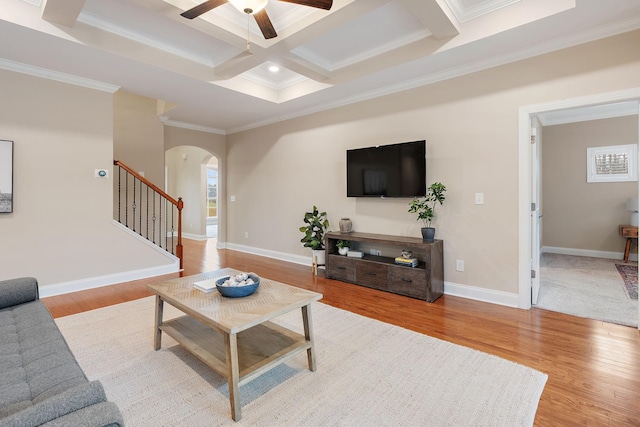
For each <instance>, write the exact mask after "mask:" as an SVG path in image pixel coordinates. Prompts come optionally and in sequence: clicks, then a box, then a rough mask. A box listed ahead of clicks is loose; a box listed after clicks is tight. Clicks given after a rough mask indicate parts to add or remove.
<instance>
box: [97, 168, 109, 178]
mask: <svg viewBox="0 0 640 427" xmlns="http://www.w3.org/2000/svg"><path fill="white" fill-rule="evenodd" d="M95 177H96V178H109V171H108V170H107V169H96V173H95Z"/></svg>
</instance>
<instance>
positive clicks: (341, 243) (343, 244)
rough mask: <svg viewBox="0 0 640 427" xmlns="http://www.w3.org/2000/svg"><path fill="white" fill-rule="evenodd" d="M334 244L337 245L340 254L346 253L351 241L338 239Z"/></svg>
mask: <svg viewBox="0 0 640 427" xmlns="http://www.w3.org/2000/svg"><path fill="white" fill-rule="evenodd" d="M336 246H337V247H338V253H339V254H340V255H346V254H347V253H348V252H349V248H350V247H351V242H350V241H348V240H338V242H337V243H336Z"/></svg>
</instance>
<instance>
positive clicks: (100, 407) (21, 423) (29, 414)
mask: <svg viewBox="0 0 640 427" xmlns="http://www.w3.org/2000/svg"><path fill="white" fill-rule="evenodd" d="M106 399H107V398H106V396H105V394H104V389H103V388H102V384H100V382H99V381H92V382H86V383H84V384H80V385H77V386H75V387H72V388H70V389H68V390H65V391H64V392H62V393H59V394H56V395H53V396H51V397H50V398H48V399H45V400H42V401H40V402H38V403H36V404H34V405H33V406H30V407H28V408H26V409H25V410H23V411H20V412H16V413H14V414H12V415H10V416H8V417H6V418H4V419H0V425H2V427H35V426H40V425H50V426H54V425H58V426H90V425H95V426H103V425H123V422H122V415H121V414H120V411H119V410H118V409H117V406H116V405H115V404H114V403H111V402H107V401H106Z"/></svg>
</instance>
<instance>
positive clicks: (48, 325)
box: [0, 277, 124, 427]
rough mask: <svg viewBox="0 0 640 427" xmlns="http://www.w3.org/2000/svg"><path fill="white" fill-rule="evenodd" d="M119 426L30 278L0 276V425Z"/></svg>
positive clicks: (118, 416)
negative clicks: (1, 277) (5, 278)
mask: <svg viewBox="0 0 640 427" xmlns="http://www.w3.org/2000/svg"><path fill="white" fill-rule="evenodd" d="M40 425H44V426H47V427H53V426H114V427H115V426H123V425H124V423H123V421H122V414H121V413H120V411H119V410H118V407H117V406H116V405H115V403H112V402H107V398H106V396H105V393H104V389H103V388H102V384H100V382H99V381H89V380H88V379H87V377H86V376H85V375H84V372H82V369H81V368H80V366H79V365H78V362H77V361H76V359H75V357H74V356H73V354H72V353H71V350H69V347H68V346H67V343H66V341H65V340H64V337H63V336H62V334H61V333H60V330H59V329H58V327H57V326H56V324H55V322H54V320H53V318H52V317H51V314H50V313H49V310H47V308H46V307H45V306H44V304H43V303H42V302H41V301H40V299H39V297H38V282H37V281H36V279H34V278H30V277H27V278H20V279H12V280H4V281H0V427H9V426H16V427H18V426H19V427H29V426H40Z"/></svg>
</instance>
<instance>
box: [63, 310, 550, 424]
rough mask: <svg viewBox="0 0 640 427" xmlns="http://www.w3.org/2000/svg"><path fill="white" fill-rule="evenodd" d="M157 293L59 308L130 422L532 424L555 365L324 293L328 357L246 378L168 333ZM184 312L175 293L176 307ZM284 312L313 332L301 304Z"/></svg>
mask: <svg viewBox="0 0 640 427" xmlns="http://www.w3.org/2000/svg"><path fill="white" fill-rule="evenodd" d="M153 313H154V300H153V297H149V298H145V299H141V300H137V301H132V302H128V303H124V304H119V305H116V306H112V307H106V308H102V309H98V310H93V311H89V312H86V313H81V314H76V315H73V316H68V317H64V318H60V319H57V320H56V322H57V323H58V325H59V327H60V329H61V330H62V333H63V334H64V336H65V338H66V339H67V342H68V343H69V345H70V347H71V349H72V350H73V352H74V354H75V355H76V357H77V359H78V361H79V363H80V365H81V366H82V368H83V369H84V371H85V373H86V374H87V376H88V377H89V378H90V379H99V380H101V381H102V383H103V385H104V387H105V390H106V393H107V396H108V398H109V400H111V401H114V402H115V403H117V404H118V406H119V407H120V410H121V411H122V413H123V415H124V418H125V423H126V424H127V425H130V426H178V425H180V426H218V425H239V426H244V425H252V426H253V425H259V426H273V425H278V426H374V425H375V426H426V425H429V426H470V425H473V426H529V425H532V424H533V419H534V416H535V412H536V409H537V406H538V401H539V398H540V395H541V393H542V390H543V388H544V384H545V382H546V380H547V375H545V374H543V373H540V372H538V371H535V370H533V369H531V368H528V367H525V366H522V365H518V364H516V363H513V362H510V361H507V360H504V359H501V358H499V357H495V356H492V355H487V354H485V353H482V352H479V351H476V350H472V349H469V348H466V347H462V346H458V345H454V344H451V343H448V342H445V341H441V340H438V339H435V338H432V337H429V336H426V335H422V334H419V333H415V332H412V331H409V330H406V329H402V328H399V327H396V326H392V325H389V324H386V323H383V322H379V321H376V320H372V319H369V318H366V317H362V316H359V315H356V314H353V313H350V312H347V311H344V310H339V309H337V308H333V307H330V306H328V305H325V304H321V303H314V305H313V309H312V315H313V324H314V334H315V339H316V347H317V348H316V354H317V360H318V369H317V371H316V372H310V371H309V370H308V368H307V361H306V353H303V354H301V355H299V356H298V357H297V358H295V359H293V360H292V361H289V362H288V364H286V365H281V366H279V367H278V368H275V369H274V370H272V371H271V372H269V373H267V374H265V375H263V376H261V377H258V378H257V379H255V380H253V381H252V382H250V383H248V384H246V385H244V386H241V387H240V396H241V403H242V419H241V420H240V421H239V422H237V423H234V422H233V421H232V420H231V417H230V408H229V401H228V396H229V394H228V387H227V383H226V381H225V380H224V379H222V378H221V377H220V376H219V375H218V374H216V373H215V372H213V371H211V370H210V369H209V368H208V367H207V366H206V365H204V364H202V363H201V362H200V361H199V360H198V359H196V358H195V357H193V356H192V355H191V354H190V353H188V352H187V351H186V350H184V349H182V348H181V347H179V346H178V345H177V344H176V343H175V341H173V340H172V339H171V338H170V337H168V336H166V334H163V343H162V349H161V350H160V351H157V352H156V351H154V350H153V339H152V335H153V317H154V314H153ZM178 314H180V313H179V312H178V311H177V310H175V309H174V308H173V307H170V306H168V305H167V304H165V319H167V318H170V317H175V316H176V315H178ZM278 323H280V324H282V325H284V326H287V327H289V328H291V329H295V330H297V331H300V332H301V323H302V321H301V316H300V312H299V310H298V311H295V312H293V313H290V314H288V315H286V316H282V317H280V318H279V319H278Z"/></svg>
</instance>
